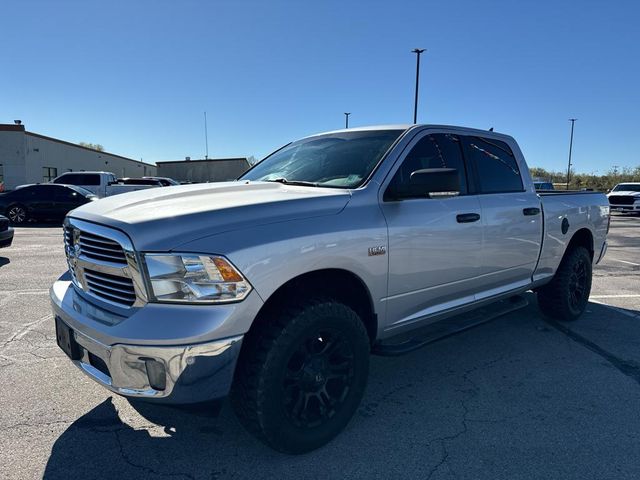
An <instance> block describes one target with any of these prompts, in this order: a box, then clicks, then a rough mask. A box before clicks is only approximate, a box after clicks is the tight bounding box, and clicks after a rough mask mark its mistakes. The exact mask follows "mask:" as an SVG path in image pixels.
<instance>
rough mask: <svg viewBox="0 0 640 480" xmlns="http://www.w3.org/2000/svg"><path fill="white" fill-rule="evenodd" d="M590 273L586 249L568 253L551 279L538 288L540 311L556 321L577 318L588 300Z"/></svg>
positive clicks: (589, 256) (588, 256)
mask: <svg viewBox="0 0 640 480" xmlns="http://www.w3.org/2000/svg"><path fill="white" fill-rule="evenodd" d="M591 273H592V265H591V255H589V252H588V251H587V249H586V248H584V247H575V248H573V249H572V250H571V251H570V252H567V254H566V255H565V256H564V258H563V259H562V261H561V262H560V266H559V267H558V270H557V271H556V274H555V275H554V277H553V280H552V281H551V282H550V283H548V284H547V285H545V286H544V287H542V288H541V289H540V290H538V305H539V306H540V310H542V313H543V314H545V315H546V316H548V317H551V318H554V319H556V320H563V321H573V320H576V319H577V318H578V317H579V316H580V315H582V313H583V312H584V310H585V309H586V308H587V304H588V303H589V294H590V293H591Z"/></svg>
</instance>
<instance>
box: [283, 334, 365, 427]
mask: <svg viewBox="0 0 640 480" xmlns="http://www.w3.org/2000/svg"><path fill="white" fill-rule="evenodd" d="M353 375H354V352H353V349H352V348H351V346H350V344H349V342H348V341H347V339H346V338H345V337H344V335H342V333H341V332H340V331H339V330H335V329H324V330H320V331H317V332H315V333H312V334H310V335H309V336H307V338H305V339H304V340H303V341H302V342H301V343H300V345H299V346H298V348H297V349H296V350H295V351H294V352H293V354H292V355H291V358H290V359H289V361H288V362H287V369H286V372H285V375H284V382H283V387H284V391H285V401H284V409H285V412H286V414H287V416H288V417H289V419H290V420H291V421H292V423H293V424H294V425H296V426H298V427H306V428H313V427H317V426H318V425H320V424H322V423H323V422H325V421H326V420H328V419H330V418H332V417H333V416H334V415H335V414H336V411H337V409H339V408H340V406H341V405H342V403H344V400H345V398H346V397H347V395H348V393H349V390H350V388H351V384H352V383H353Z"/></svg>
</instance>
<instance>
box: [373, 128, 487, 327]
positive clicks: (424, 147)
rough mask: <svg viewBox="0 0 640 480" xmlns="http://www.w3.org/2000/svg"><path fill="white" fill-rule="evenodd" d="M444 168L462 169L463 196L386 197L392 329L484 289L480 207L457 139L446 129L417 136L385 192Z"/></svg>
mask: <svg viewBox="0 0 640 480" xmlns="http://www.w3.org/2000/svg"><path fill="white" fill-rule="evenodd" d="M441 167H447V168H456V169H457V170H458V173H459V176H460V195H458V196H449V197H440V198H414V199H405V200H401V201H399V200H390V199H388V197H387V196H385V195H383V196H382V198H381V203H380V205H381V208H382V211H383V213H384V216H385V219H386V221H387V226H388V231H389V252H388V256H389V283H388V296H387V297H386V298H385V301H386V304H387V318H388V320H389V327H388V328H396V327H402V326H403V325H409V324H412V323H414V322H417V321H421V320H423V318H424V317H426V316H428V315H430V314H432V313H436V312H438V311H440V310H444V309H447V308H452V307H455V306H458V305H461V304H464V303H469V302H471V301H473V300H474V294H475V293H476V292H477V291H478V290H479V288H480V283H479V281H478V277H479V275H480V268H481V252H482V235H483V231H482V222H481V221H480V213H481V208H480V202H479V200H478V197H477V196H476V195H475V194H472V193H471V192H470V190H469V186H468V183H467V178H468V175H467V171H466V170H467V169H466V166H465V163H464V159H463V156H462V146H461V142H460V139H459V137H458V136H457V135H455V134H453V133H449V132H447V131H442V130H427V131H424V132H423V133H420V134H418V135H417V136H416V138H414V139H413V140H412V142H411V143H410V144H409V145H408V146H407V148H406V150H405V152H404V154H403V156H402V157H401V158H400V159H399V160H398V162H397V163H396V165H395V166H394V168H393V169H392V171H391V172H390V175H389V176H388V177H387V180H385V183H383V186H382V191H383V192H385V191H388V189H389V185H392V186H393V185H394V184H395V185H403V184H406V183H407V182H409V177H410V175H411V173H412V172H414V171H416V170H420V169H424V168H441ZM474 219H475V220H474Z"/></svg>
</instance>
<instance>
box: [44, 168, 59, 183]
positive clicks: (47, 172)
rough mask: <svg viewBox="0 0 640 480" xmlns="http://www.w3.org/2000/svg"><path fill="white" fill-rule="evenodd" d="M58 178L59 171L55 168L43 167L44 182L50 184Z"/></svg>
mask: <svg viewBox="0 0 640 480" xmlns="http://www.w3.org/2000/svg"><path fill="white" fill-rule="evenodd" d="M57 176H58V169H57V168H55V167H42V181H43V182H50V181H51V180H53V179H54V178H56V177H57Z"/></svg>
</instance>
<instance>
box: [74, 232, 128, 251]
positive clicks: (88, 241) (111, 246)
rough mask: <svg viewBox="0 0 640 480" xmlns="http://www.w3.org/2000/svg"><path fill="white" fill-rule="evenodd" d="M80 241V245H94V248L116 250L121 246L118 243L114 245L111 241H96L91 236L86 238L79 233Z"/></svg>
mask: <svg viewBox="0 0 640 480" xmlns="http://www.w3.org/2000/svg"><path fill="white" fill-rule="evenodd" d="M80 243H81V244H82V245H87V246H89V247H94V248H102V249H105V250H113V251H116V252H120V251H122V247H121V246H120V245H115V244H113V243H104V242H98V241H97V240H93V239H92V238H86V237H84V236H82V235H80Z"/></svg>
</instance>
